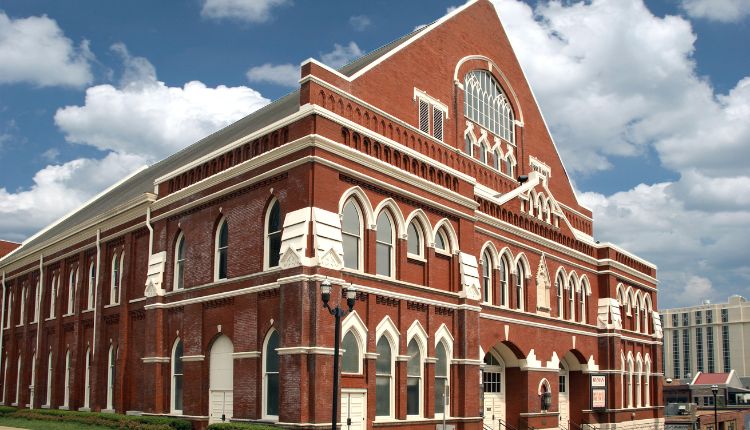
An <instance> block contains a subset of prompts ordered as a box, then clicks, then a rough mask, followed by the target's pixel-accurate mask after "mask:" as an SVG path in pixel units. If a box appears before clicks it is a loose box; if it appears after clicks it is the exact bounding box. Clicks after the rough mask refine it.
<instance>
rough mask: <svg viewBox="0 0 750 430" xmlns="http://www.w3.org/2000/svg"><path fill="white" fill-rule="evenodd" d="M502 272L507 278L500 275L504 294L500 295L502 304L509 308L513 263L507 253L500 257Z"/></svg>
mask: <svg viewBox="0 0 750 430" xmlns="http://www.w3.org/2000/svg"><path fill="white" fill-rule="evenodd" d="M499 258H500V260H499V261H500V266H499V267H501V269H500V273H502V274H504V275H505V279H503V277H502V276H501V277H500V280H499V282H500V291H501V292H502V295H501V297H500V299H501V300H500V306H502V307H504V308H507V307H508V302H509V299H510V297H509V295H510V285H509V284H510V275H511V267H510V265H511V264H512V263H511V262H509V259H508V258H507V257H506V256H505V255H501V256H500V257H499Z"/></svg>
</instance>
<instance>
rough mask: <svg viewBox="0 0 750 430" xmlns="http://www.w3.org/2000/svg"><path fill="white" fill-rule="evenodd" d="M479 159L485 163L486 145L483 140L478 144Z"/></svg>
mask: <svg viewBox="0 0 750 430" xmlns="http://www.w3.org/2000/svg"><path fill="white" fill-rule="evenodd" d="M479 161H481V162H482V163H487V145H486V144H485V143H484V142H482V143H481V144H479Z"/></svg>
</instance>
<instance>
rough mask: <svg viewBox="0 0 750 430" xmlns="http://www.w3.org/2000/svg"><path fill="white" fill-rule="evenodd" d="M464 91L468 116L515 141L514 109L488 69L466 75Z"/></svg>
mask: <svg viewBox="0 0 750 430" xmlns="http://www.w3.org/2000/svg"><path fill="white" fill-rule="evenodd" d="M464 91H465V96H466V97H465V100H464V114H465V115H466V117H467V118H469V119H470V120H472V121H474V122H476V123H478V124H479V125H481V126H482V127H484V128H486V129H487V130H489V131H491V132H492V133H494V134H495V135H497V136H500V137H502V138H503V139H505V140H507V141H508V142H511V143H514V142H515V135H514V131H513V130H514V116H513V109H512V107H511V105H510V102H509V101H508V98H507V97H506V96H505V93H504V92H503V90H502V89H501V88H500V85H498V84H497V81H495V78H493V77H492V75H491V74H490V73H489V72H488V71H486V70H473V71H471V72H469V73H468V74H467V75H466V79H465V82H464Z"/></svg>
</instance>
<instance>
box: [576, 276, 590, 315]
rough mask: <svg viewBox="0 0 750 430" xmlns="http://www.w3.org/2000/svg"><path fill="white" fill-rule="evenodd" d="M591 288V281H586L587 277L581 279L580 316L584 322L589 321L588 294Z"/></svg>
mask: <svg viewBox="0 0 750 430" xmlns="http://www.w3.org/2000/svg"><path fill="white" fill-rule="evenodd" d="M589 288H590V287H589V283H588V281H586V278H583V279H581V312H579V314H580V315H579V317H580V319H581V322H582V323H584V324H587V323H588V315H587V314H588V312H587V309H586V306H587V305H586V296H587V295H588V294H589V291H590V290H589Z"/></svg>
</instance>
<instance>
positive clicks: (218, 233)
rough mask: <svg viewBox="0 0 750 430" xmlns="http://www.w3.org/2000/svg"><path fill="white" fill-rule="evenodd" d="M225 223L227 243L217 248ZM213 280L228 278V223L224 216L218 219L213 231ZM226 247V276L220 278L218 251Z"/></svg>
mask: <svg viewBox="0 0 750 430" xmlns="http://www.w3.org/2000/svg"><path fill="white" fill-rule="evenodd" d="M225 224H226V226H227V245H226V246H225V247H222V248H219V240H220V239H221V229H222V228H223V227H224V225H225ZM214 236H215V237H214V282H217V281H221V280H224V279H229V224H228V223H227V219H226V218H222V219H221V221H219V224H218V225H217V226H216V231H215V232H214ZM223 249H226V254H227V273H226V275H227V276H226V278H220V277H219V263H220V262H221V258H220V251H221V250H223Z"/></svg>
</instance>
